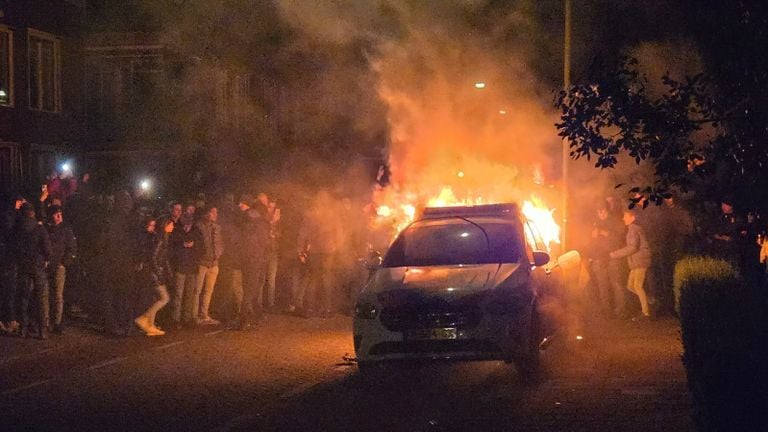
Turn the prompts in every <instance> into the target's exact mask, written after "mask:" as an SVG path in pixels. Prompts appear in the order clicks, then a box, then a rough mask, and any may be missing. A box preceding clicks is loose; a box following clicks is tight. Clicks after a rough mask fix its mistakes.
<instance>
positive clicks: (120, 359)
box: [88, 357, 128, 370]
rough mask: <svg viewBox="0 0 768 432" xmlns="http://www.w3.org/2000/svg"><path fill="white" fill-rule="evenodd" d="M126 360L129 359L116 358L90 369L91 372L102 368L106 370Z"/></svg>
mask: <svg viewBox="0 0 768 432" xmlns="http://www.w3.org/2000/svg"><path fill="white" fill-rule="evenodd" d="M125 360H128V357H115V358H113V359H110V360H107V361H103V362H101V363H96V364H95V365H93V366H91V367H89V368H88V369H90V370H96V369H101V368H104V367H107V366H111V365H113V364H117V363H120V362H122V361H125Z"/></svg>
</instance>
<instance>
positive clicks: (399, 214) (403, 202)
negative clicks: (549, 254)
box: [376, 186, 560, 249]
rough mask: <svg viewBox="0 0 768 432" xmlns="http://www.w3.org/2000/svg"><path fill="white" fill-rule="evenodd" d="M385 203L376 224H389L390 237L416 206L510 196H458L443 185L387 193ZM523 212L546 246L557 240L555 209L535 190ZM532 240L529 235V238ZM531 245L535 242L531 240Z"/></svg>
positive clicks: (414, 212)
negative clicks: (425, 191) (428, 192)
mask: <svg viewBox="0 0 768 432" xmlns="http://www.w3.org/2000/svg"><path fill="white" fill-rule="evenodd" d="M383 199H384V200H386V201H387V203H386V204H379V205H377V206H376V216H377V221H376V225H378V226H380V227H381V226H384V227H387V226H389V227H391V230H392V237H393V238H394V237H396V236H397V234H399V233H400V231H402V230H403V229H405V228H406V227H407V226H408V225H409V224H410V223H411V222H413V221H414V219H415V218H416V216H417V213H418V211H417V209H418V208H423V207H425V206H424V203H426V207H455V206H474V205H482V204H497V203H502V202H509V200H495V199H492V198H487V197H483V196H482V195H481V196H475V197H466V198H459V197H457V196H456V193H455V191H454V189H453V188H452V187H450V186H444V187H442V188H441V189H440V191H439V192H438V193H437V194H435V195H434V196H427V197H425V198H419V197H418V196H417V195H416V194H413V193H405V194H402V193H390V194H387V195H385V196H384V197H383ZM521 211H522V213H523V215H524V216H525V217H526V218H527V219H528V221H529V222H531V223H532V224H533V225H534V226H535V228H536V230H537V231H538V232H539V234H540V235H541V237H542V239H543V240H544V242H545V244H546V245H547V248H548V249H551V246H552V245H553V244H560V226H559V225H558V224H557V222H555V218H554V210H551V209H549V208H548V207H547V206H546V205H545V204H544V201H543V200H542V199H541V198H539V197H538V196H536V195H535V194H531V195H530V199H529V200H524V201H523V205H522V209H521ZM528 241H529V243H532V239H528ZM532 246H535V245H533V244H532Z"/></svg>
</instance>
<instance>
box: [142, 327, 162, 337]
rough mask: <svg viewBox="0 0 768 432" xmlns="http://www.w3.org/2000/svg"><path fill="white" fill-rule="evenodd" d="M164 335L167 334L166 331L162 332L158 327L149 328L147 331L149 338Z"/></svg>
mask: <svg viewBox="0 0 768 432" xmlns="http://www.w3.org/2000/svg"><path fill="white" fill-rule="evenodd" d="M164 334H165V332H164V331H162V330H160V329H159V328H157V327H150V328H149V329H148V330H147V331H146V335H147V336H162V335H164Z"/></svg>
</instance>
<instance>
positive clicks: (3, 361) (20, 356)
mask: <svg viewBox="0 0 768 432" xmlns="http://www.w3.org/2000/svg"><path fill="white" fill-rule="evenodd" d="M66 347H67V346H64V345H62V346H56V347H50V348H45V349H41V350H40V351H35V352H32V353H26V354H17V355H14V356H9V357H5V358H3V359H0V364H6V363H11V362H14V361H16V360H20V359H23V358H29V357H35V356H38V355H40V354H47V353H50V352H54V351H59V350H62V349H64V348H66Z"/></svg>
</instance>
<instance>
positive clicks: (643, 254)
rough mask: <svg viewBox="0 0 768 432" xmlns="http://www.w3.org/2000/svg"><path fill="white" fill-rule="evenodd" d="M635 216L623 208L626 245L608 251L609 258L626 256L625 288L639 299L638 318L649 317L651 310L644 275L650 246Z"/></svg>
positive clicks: (647, 265)
mask: <svg viewBox="0 0 768 432" xmlns="http://www.w3.org/2000/svg"><path fill="white" fill-rule="evenodd" d="M636 219H637V216H636V215H635V213H634V212H633V211H632V210H624V215H623V217H622V220H623V221H624V225H626V226H627V241H626V245H625V246H624V247H623V248H621V249H617V250H615V251H613V252H611V253H610V257H611V258H624V257H626V258H627V264H628V265H629V278H628V279H627V289H628V290H629V291H630V292H632V293H634V294H635V295H636V296H637V298H638V300H640V309H641V311H642V315H641V316H640V317H638V318H639V319H650V317H651V312H650V308H649V306H648V296H647V295H646V291H645V287H644V286H643V285H644V284H645V275H646V272H647V271H648V267H650V266H651V248H650V247H649V246H648V239H647V238H646V236H645V231H643V228H642V227H640V225H638V224H637V223H635V221H636Z"/></svg>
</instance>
